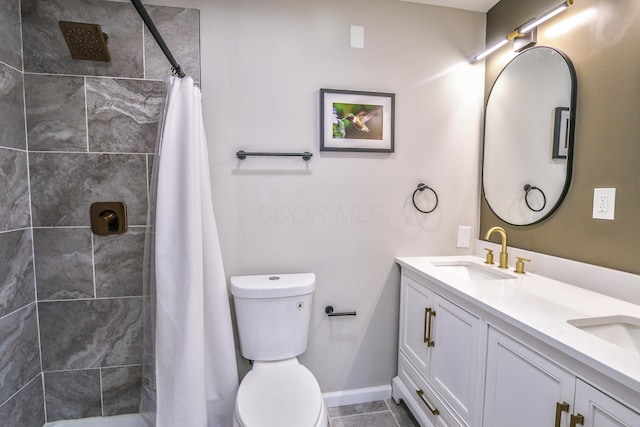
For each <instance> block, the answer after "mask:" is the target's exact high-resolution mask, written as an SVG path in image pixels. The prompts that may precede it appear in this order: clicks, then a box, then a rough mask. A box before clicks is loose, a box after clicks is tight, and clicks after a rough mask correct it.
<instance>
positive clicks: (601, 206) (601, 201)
mask: <svg viewBox="0 0 640 427" xmlns="http://www.w3.org/2000/svg"><path fill="white" fill-rule="evenodd" d="M608 200H609V196H607V195H606V194H600V195H598V212H601V213H607V201H608Z"/></svg>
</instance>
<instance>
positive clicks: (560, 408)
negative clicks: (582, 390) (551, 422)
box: [556, 402, 569, 427]
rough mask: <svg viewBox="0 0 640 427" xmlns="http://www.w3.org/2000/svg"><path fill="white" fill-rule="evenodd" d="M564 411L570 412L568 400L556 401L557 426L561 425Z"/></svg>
mask: <svg viewBox="0 0 640 427" xmlns="http://www.w3.org/2000/svg"><path fill="white" fill-rule="evenodd" d="M563 412H569V404H568V403H567V402H562V403H560V402H556V427H560V422H561V421H562V413H563Z"/></svg>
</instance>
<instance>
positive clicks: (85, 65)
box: [22, 0, 143, 78]
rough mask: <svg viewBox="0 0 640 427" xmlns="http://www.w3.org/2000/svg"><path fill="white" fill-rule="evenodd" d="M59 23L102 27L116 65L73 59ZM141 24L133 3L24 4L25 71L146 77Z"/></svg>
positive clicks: (69, 0) (30, 0) (54, 0)
mask: <svg viewBox="0 0 640 427" xmlns="http://www.w3.org/2000/svg"><path fill="white" fill-rule="evenodd" d="M58 21H73V22H84V23H92V24H99V25H101V26H102V31H103V32H104V33H107V34H108V35H109V45H108V48H109V53H110V55H111V62H99V61H76V60H73V59H72V58H71V54H70V53H69V49H68V47H67V45H66V43H65V41H64V37H63V36H62V31H61V30H60V27H59V26H58ZM142 25H143V24H142V20H141V19H140V17H139V16H138V14H137V12H136V10H135V9H134V7H133V6H132V5H131V4H128V3H120V2H111V1H102V0H47V1H39V0H22V39H23V43H24V69H25V72H31V73H50V74H75V75H89V76H114V77H135V78H142V77H143V65H142V64H143V61H142V55H143V54H142V45H143V41H142Z"/></svg>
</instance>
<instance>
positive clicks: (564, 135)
mask: <svg viewBox="0 0 640 427" xmlns="http://www.w3.org/2000/svg"><path fill="white" fill-rule="evenodd" d="M554 120H555V122H554V130H553V153H552V157H553V158H554V159H566V158H567V154H568V153H569V131H570V126H569V125H570V124H571V113H570V111H569V107H557V108H556V109H555V114H554Z"/></svg>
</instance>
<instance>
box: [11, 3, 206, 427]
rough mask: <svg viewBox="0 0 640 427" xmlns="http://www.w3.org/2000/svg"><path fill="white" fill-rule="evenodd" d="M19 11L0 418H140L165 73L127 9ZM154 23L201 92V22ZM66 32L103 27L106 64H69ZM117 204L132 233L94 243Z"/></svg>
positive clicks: (181, 16) (194, 17)
mask: <svg viewBox="0 0 640 427" xmlns="http://www.w3.org/2000/svg"><path fill="white" fill-rule="evenodd" d="M2 1H5V2H7V1H6V0H2ZM9 3H11V4H12V6H13V9H12V8H8V9H9V10H12V11H13V15H11V16H10V17H9V18H7V19H6V20H3V21H1V23H0V28H1V29H2V32H3V34H4V33H5V32H6V31H8V30H9V29H11V28H10V26H11V25H14V24H15V23H16V22H17V23H18V25H17V26H16V25H14V26H15V27H16V28H17V30H14V33H13V38H11V40H15V41H16V43H15V46H16V47H15V49H14V50H16V51H17V52H18V53H20V51H21V49H20V47H21V45H20V33H19V29H20V26H19V23H20V14H19V12H20V11H19V10H18V9H17V8H18V1H17V0H16V1H13V0H11V1H10V2H9ZM21 6H22V16H21V18H22V42H23V50H24V76H23V73H22V72H21V71H18V70H20V69H21V67H22V61H21V60H20V57H19V56H18V57H17V59H16V58H15V54H14V55H13V56H11V54H12V51H7V52H4V51H3V50H0V54H5V58H6V59H3V62H5V63H6V64H7V65H5V63H2V64H0V69H1V70H2V71H0V72H2V73H4V75H9V76H10V77H11V79H9V78H7V79H4V78H3V79H2V82H3V87H2V90H3V93H2V97H1V98H0V102H1V103H2V110H0V111H2V113H1V114H0V120H1V121H2V126H1V129H2V132H3V133H2V140H1V144H0V145H2V146H7V147H9V148H0V170H1V171H2V174H1V175H0V179H2V180H6V182H7V186H6V187H5V186H4V185H3V186H2V188H3V189H4V188H8V189H9V191H3V192H2V193H0V202H1V203H0V209H5V211H0V226H1V227H2V228H1V229H0V253H1V254H2V258H3V259H9V263H7V266H6V267H5V266H4V265H3V267H1V268H3V269H6V271H0V273H2V274H0V297H1V298H0V380H1V381H0V382H2V384H3V386H2V388H1V392H0V405H1V406H0V419H2V420H3V426H5V424H4V423H5V422H8V423H9V424H7V425H11V426H14V425H15V426H21V427H24V426H41V425H42V424H43V422H44V417H45V413H46V419H47V421H54V420H58V419H70V418H81V417H88V416H99V415H105V416H107V415H116V414H122V413H130V412H138V405H139V399H140V371H141V367H140V364H141V359H142V354H141V351H142V328H141V325H142V324H141V310H142V296H141V295H142V258H143V246H144V225H145V221H146V213H147V184H148V178H147V177H148V176H149V168H150V166H151V164H152V161H153V159H152V157H153V156H152V153H153V151H154V146H155V140H156V133H157V124H158V119H159V116H160V113H161V108H162V101H163V83H162V81H161V80H162V79H163V78H164V77H165V76H166V75H168V69H169V65H168V64H167V63H166V59H164V57H163V56H162V54H161V53H160V52H159V49H157V47H156V46H155V42H154V41H153V39H152V38H151V37H150V35H149V34H148V33H147V32H146V31H145V30H144V27H143V24H142V21H141V20H140V18H139V17H138V15H137V13H136V12H135V9H134V8H133V6H131V5H130V4H125V3H114V2H104V1H85V0H57V1H47V2H38V1H35V0H22V2H21ZM1 10H5V8H4V7H3V8H2V9H1ZM149 12H150V14H151V15H152V17H153V18H154V19H155V21H156V23H157V24H158V26H159V28H160V29H161V31H163V32H164V33H165V34H166V36H167V38H168V39H170V40H171V43H172V45H173V46H172V47H173V49H174V50H175V51H176V53H180V54H182V55H184V56H186V57H187V58H188V59H187V60H186V61H185V62H184V63H183V67H184V68H185V69H186V70H188V71H189V73H190V74H192V75H193V76H194V77H195V78H196V80H198V79H199V13H198V11H197V10H193V9H182V8H180V9H178V8H168V7H151V8H149ZM3 18H4V17H3V16H2V17H0V19H3ZM59 20H69V21H79V22H89V23H98V24H101V25H102V27H103V31H104V32H106V33H108V34H109V35H110V41H109V50H110V53H111V57H112V62H110V63H95V62H88V61H73V60H71V58H70V55H69V53H68V50H67V48H66V45H65V44H64V40H63V39H62V35H61V32H60V30H59V28H58V22H57V21H59ZM15 31H18V32H17V33H15ZM176 45H178V46H176ZM3 47H4V45H3ZM12 61H13V62H12ZM12 67H14V68H17V69H13V68H12ZM23 77H24V78H23ZM7 81H8V82H15V84H14V85H13V87H7V88H5V86H6V84H4V83H5V82H7ZM23 87H24V89H23ZM23 97H24V100H25V101H24V102H23ZM25 123H26V124H25ZM25 133H26V136H27V138H26V140H25ZM27 164H28V169H27ZM27 171H28V172H27ZM27 173H28V175H29V178H27ZM29 185H30V187H29ZM29 190H30V191H29ZM111 200H118V201H124V202H125V203H126V204H127V207H128V220H129V231H128V232H127V233H125V234H123V235H118V236H106V237H101V236H96V235H93V234H92V233H91V231H90V229H89V215H88V212H89V210H88V209H89V206H90V204H91V203H92V202H95V201H111ZM29 201H30V202H31V204H30V205H29ZM14 230H15V231H14ZM32 233H33V238H32V237H31V236H32ZM34 260H35V261H34ZM34 277H35V283H34ZM34 285H35V287H34ZM36 301H37V302H36ZM36 305H37V306H36ZM36 313H37V318H36ZM36 319H39V323H38V322H37V320H36ZM38 331H39V336H38ZM38 344H40V346H38ZM41 372H42V380H41V375H40V373H41ZM43 386H44V394H43ZM18 390H20V391H19V393H18V394H16V395H15V396H13V397H12V395H13V393H15V392H16V391H18ZM43 396H44V398H43ZM43 400H44V403H46V412H44V411H43ZM5 401H6V402H5ZM6 420H8V421H6Z"/></svg>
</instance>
